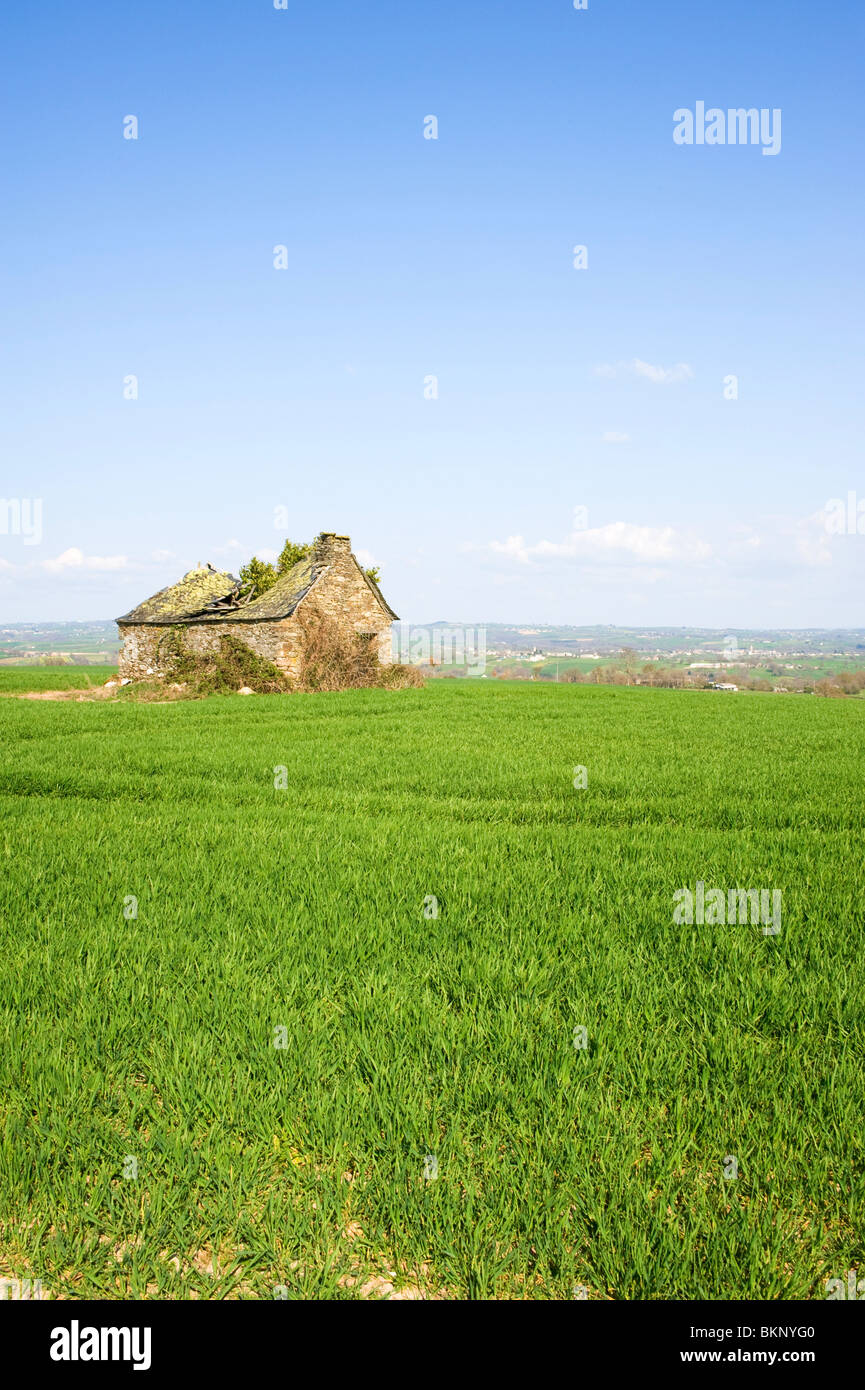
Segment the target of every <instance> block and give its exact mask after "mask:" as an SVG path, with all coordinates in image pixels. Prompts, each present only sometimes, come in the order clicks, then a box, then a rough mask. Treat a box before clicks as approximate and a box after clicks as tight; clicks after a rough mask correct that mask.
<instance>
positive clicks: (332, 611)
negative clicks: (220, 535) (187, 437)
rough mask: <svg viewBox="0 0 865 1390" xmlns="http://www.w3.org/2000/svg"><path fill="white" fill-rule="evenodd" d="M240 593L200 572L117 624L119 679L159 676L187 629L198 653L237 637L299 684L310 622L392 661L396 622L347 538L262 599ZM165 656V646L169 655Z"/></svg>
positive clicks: (315, 551)
mask: <svg viewBox="0 0 865 1390" xmlns="http://www.w3.org/2000/svg"><path fill="white" fill-rule="evenodd" d="M240 588H241V585H240V580H239V579H235V577H234V575H233V574H227V573H226V572H225V571H221V570H215V569H214V568H213V566H212V565H199V566H198V568H197V569H194V570H190V571H189V573H188V574H185V575H184V576H183V578H182V579H181V580H179V581H178V583H177V584H173V585H171V586H170V587H169V588H167V589H160V591H159V593H158V594H154V595H153V597H152V598H149V599H146V600H145V602H144V603H140V604H139V605H138V607H137V608H133V609H132V611H131V613H125V614H124V615H123V617H122V618H118V619H117V626H118V628H119V630H120V637H121V649H120V663H119V671H120V675H121V676H128V677H129V678H130V679H132V680H138V679H140V678H141V677H143V676H146V675H151V674H157V673H160V672H161V671H162V669H163V667H162V665H161V664H160V659H161V653H160V647H161V644H163V643H164V639H165V638H166V636H167V635H168V633H169V631H170V629H171V628H181V629H182V630H183V634H184V638H185V643H186V646H187V647H188V648H190V649H191V650H193V651H198V652H204V651H207V650H208V649H209V648H214V647H218V646H219V639H220V637H221V636H222V635H223V634H231V635H232V636H234V637H238V638H240V640H241V641H243V642H245V643H246V644H247V646H249V647H251V648H252V650H253V651H254V652H257V653H258V655H259V656H262V657H264V658H265V659H266V660H267V661H271V662H272V663H273V664H274V666H278V667H279V668H280V670H282V671H285V672H286V673H287V674H288V675H289V676H292V677H293V676H296V674H297V666H298V661H299V656H300V638H301V626H300V624H301V621H302V620H303V619H304V618H305V617H306V616H310V617H313V618H317V619H320V620H323V621H324V622H326V623H328V624H331V623H332V624H334V625H335V626H337V627H338V628H339V629H341V630H342V631H343V632H344V633H346V634H347V633H350V632H358V633H364V634H367V635H369V637H370V640H371V641H373V642H375V644H376V646H377V648H378V658H379V661H380V662H382V664H384V665H387V664H389V663H390V661H391V638H390V626H391V623H393V622H396V621H398V619H397V615H396V614H395V613H394V611H393V609H392V608H390V607H389V606H388V604H387V603H386V602H385V599H384V597H383V595H382V593H381V590H380V589H379V587H378V585H377V584H376V583H375V581H374V580H372V579H370V577H369V575H368V574H366V573H365V572H364V570H363V569H362V568H361V566H360V565H359V564H358V562H357V560H356V559H355V558H354V556H353V555H352V553H351V541H350V540H349V537H348V536H336V535H334V534H333V533H332V532H324V533H323V534H322V535H320V536H318V537H317V538H316V540H315V542H314V543H313V547H312V551H311V553H310V554H309V555H308V556H307V558H306V559H304V560H299V561H298V563H297V564H296V565H294V566H293V567H292V569H290V570H289V571H288V572H287V573H286V574H283V575H280V577H279V579H278V580H277V582H276V584H274V586H273V587H272V588H271V589H268V590H267V592H266V593H265V594H262V596H261V597H260V598H257V599H253V600H252V601H248V600H245V599H244V597H243V596H242V595H241V592H240ZM165 650H166V648H165V646H164V645H162V647H161V651H162V653H164V652H165ZM163 659H164V658H163Z"/></svg>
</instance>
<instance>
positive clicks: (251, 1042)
mask: <svg viewBox="0 0 865 1390" xmlns="http://www.w3.org/2000/svg"><path fill="white" fill-rule="evenodd" d="M62 674H63V675H64V676H67V675H70V674H72V673H67V672H64V673H62ZM79 674H80V673H79ZM92 674H93V673H91V675H92ZM59 675H60V673H59V672H57V671H53V670H52V671H50V672H40V673H39V681H40V683H43V682H44V683H43V687H42V688H46V687H51V686H56V685H57V684H58V683H59V682H58V677H59ZM21 677H22V673H20V672H15V673H14V674H10V673H3V676H2V682H0V689H5V690H10V689H19V690H20V689H21V688H23V687H22V686H21V685H18V686H15V685H10V682H12V681H19V680H20V679H21ZM45 677H48V679H44V678H45ZM32 678H33V673H30V679H31V680H32ZM31 688H32V687H31ZM0 719H2V721H3V731H2V732H3V738H2V814H3V820H2V848H3V858H2V863H3V870H4V871H3V875H2V880H0V932H2V954H0V1276H2V1275H5V1276H7V1277H14V1278H19V1279H24V1278H28V1277H29V1278H32V1279H37V1278H38V1279H41V1281H42V1284H43V1287H44V1289H45V1291H46V1292H47V1294H49V1295H50V1296H51V1297H53V1298H83V1297H99V1298H142V1297H148V1296H150V1297H169V1298H191V1297H198V1298H223V1297H244V1298H265V1299H270V1298H273V1297H288V1298H296V1297H312V1298H333V1297H336V1298H344V1299H354V1298H362V1297H367V1298H369V1297H372V1298H375V1297H379V1296H386V1295H388V1294H389V1293H390V1292H391V1288H393V1289H394V1290H395V1292H396V1293H397V1294H402V1295H403V1296H418V1295H423V1296H425V1297H433V1296H437V1297H444V1298H466V1297H470V1298H482V1299H484V1298H542V1299H550V1298H552V1299H571V1298H574V1297H588V1298H590V1299H608V1298H613V1299H682V1300H685V1299H699V1298H713V1299H721V1298H731V1299H743V1298H757V1299H775V1298H778V1299H808V1298H823V1297H825V1281H826V1279H828V1278H833V1277H839V1278H840V1277H844V1275H845V1273H846V1271H847V1270H848V1269H849V1268H850V1267H853V1266H857V1265H860V1264H861V1261H862V1258H863V1241H862V1215H863V1205H865V1200H863V1199H865V1184H863V1136H865V1130H863V1126H862V1097H863V1056H865V1047H863V1043H865V1036H863V1034H865V1029H863V1010H862V986H863V975H865V968H863V952H862V921H863V912H862V902H863V898H865V870H863V854H862V831H863V819H865V813H863V806H865V799H863V767H865V711H863V706H862V702H861V701H852V700H851V701H845V700H817V699H814V698H804V697H803V698H801V699H795V700H794V699H789V700H781V699H772V698H768V697H767V698H760V697H759V696H753V697H752V696H748V695H742V696H737V697H733V698H730V697H728V696H725V695H723V694H715V693H712V692H707V693H696V692H695V693H688V692H667V691H661V690H646V689H626V688H604V687H594V686H572V685H571V686H568V685H558V686H557V685H552V684H547V685H540V684H530V683H523V684H513V685H510V684H504V683H499V682H493V681H476V682H472V681H441V682H432V683H430V684H429V685H428V686H427V687H426V689H424V690H406V691H392V692H378V691H376V692H373V691H350V692H346V693H343V694H326V695H287V696H270V697H268V696H256V697H249V698H243V697H222V698H220V697H214V698H211V699H207V700H203V701H192V702H182V701H181V702H178V703H175V704H164V705H163V704H159V705H157V704H153V705H147V704H131V703H124V702H117V703H114V702H101V703H78V702H74V701H73V702H62V703H52V702H47V701H29V700H21V699H12V698H7V699H0ZM575 767H584V768H585V769H586V781H587V785H586V786H585V787H575V786H574V782H575V780H576V781H577V782H579V781H580V780H581V778H580V777H579V776H576V777H575V771H574V769H575ZM697 880H702V881H704V882H705V883H706V884H707V886H708V887H720V888H723V889H729V888H734V887H746V888H750V887H753V888H760V889H762V888H766V889H772V890H780V891H781V893H782V897H783V913H782V925H781V930H780V932H779V933H778V934H776V935H767V934H766V933H765V932H764V930H763V928H762V926H761V925H759V924H756V925H753V924H750V923H746V924H738V925H723V926H719V925H694V926H688V925H684V924H682V925H679V924H676V923H675V922H674V920H673V912H674V904H673V894H674V893H675V892H676V890H678V889H681V888H682V887H685V886H690V887H691V888H692V889H693V888H694V887H695V884H696V882H697Z"/></svg>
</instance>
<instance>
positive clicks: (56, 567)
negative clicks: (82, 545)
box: [42, 545, 129, 574]
mask: <svg viewBox="0 0 865 1390" xmlns="http://www.w3.org/2000/svg"><path fill="white" fill-rule="evenodd" d="M42 563H43V567H44V568H45V569H47V570H48V571H49V573H51V574H63V573H65V572H66V571H67V570H122V569H125V567H126V566H127V565H128V563H129V560H128V558H127V556H125V555H85V554H84V552H83V551H82V550H79V549H78V547H77V546H76V545H73V546H70V547H69V549H68V550H64V551H63V553H62V554H61V555H58V556H57V557H56V558H55V559H53V560H43V562H42Z"/></svg>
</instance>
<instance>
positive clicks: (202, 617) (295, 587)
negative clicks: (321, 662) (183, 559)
mask: <svg viewBox="0 0 865 1390" xmlns="http://www.w3.org/2000/svg"><path fill="white" fill-rule="evenodd" d="M355 563H357V562H355ZM328 568H329V566H328V565H325V564H322V563H321V562H319V561H317V560H316V559H315V556H314V555H308V556H306V558H305V559H303V560H298V562H297V564H296V565H293V566H292V567H291V569H290V570H289V571H288V572H287V574H283V575H280V577H279V579H278V580H277V581H276V583H275V584H274V585H273V587H272V588H270V589H268V590H267V592H266V593H264V594H262V595H261V597H260V598H257V599H254V600H253V601H252V602H251V603H250V602H244V600H243V599H242V598H241V597H240V580H239V579H235V577H234V575H233V574H227V573H226V572H225V571H220V570H214V569H212V568H211V567H210V566H209V565H208V567H207V568H206V569H194V570H190V571H189V573H188V574H185V575H184V576H183V578H182V579H181V580H180V581H179V582H178V583H177V584H172V585H170V586H169V588H167V589H160V591H159V593H158V594H154V595H153V597H152V598H149V599H146V600H145V602H144V603H140V604H139V605H138V607H137V608H133V609H132V611H131V612H129V613H126V614H124V616H123V617H122V618H118V619H117V622H118V623H128V624H132V625H135V624H147V623H150V624H153V625H156V626H166V625H169V624H170V625H174V624H183V623H208V622H213V623H225V622H234V623H272V622H277V621H278V620H279V619H280V618H290V617H291V615H292V614H293V613H294V612H295V610H296V608H297V606H298V604H299V603H300V601H301V599H303V598H305V597H306V595H307V594H308V593H309V591H310V589H311V588H312V586H313V584H315V583H316V582H317V580H319V579H320V578H321V576H322V575H323V574H324V573H325V571H326V570H327V569H328ZM358 571H359V573H360V574H361V575H362V577H363V579H364V581H365V582H366V583H367V584H368V585H369V587H370V589H371V590H372V592H373V593H374V594H375V596H376V598H377V599H378V601H379V603H380V604H381V606H382V608H383V609H384V610H385V612H386V613H388V614H389V615H390V617H391V618H392V619H393V620H395V621H398V619H397V615H396V613H394V611H393V609H392V608H391V607H390V605H389V604H388V602H387V601H386V599H385V597H384V595H383V594H382V592H381V589H380V588H379V587H378V585H377V584H376V582H375V580H374V579H370V577H369V575H368V574H366V573H365V572H364V570H363V569H362V568H361V567H360V565H358Z"/></svg>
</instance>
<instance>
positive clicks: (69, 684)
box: [0, 666, 117, 695]
mask: <svg viewBox="0 0 865 1390" xmlns="http://www.w3.org/2000/svg"><path fill="white" fill-rule="evenodd" d="M116 675H117V667H116V666H3V667H0V695H8V694H16V695H17V694H20V693H21V692H22V691H25V690H86V689H87V687H88V686H91V685H104V684H105V682H106V681H107V680H108V679H109V677H111V676H116Z"/></svg>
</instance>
